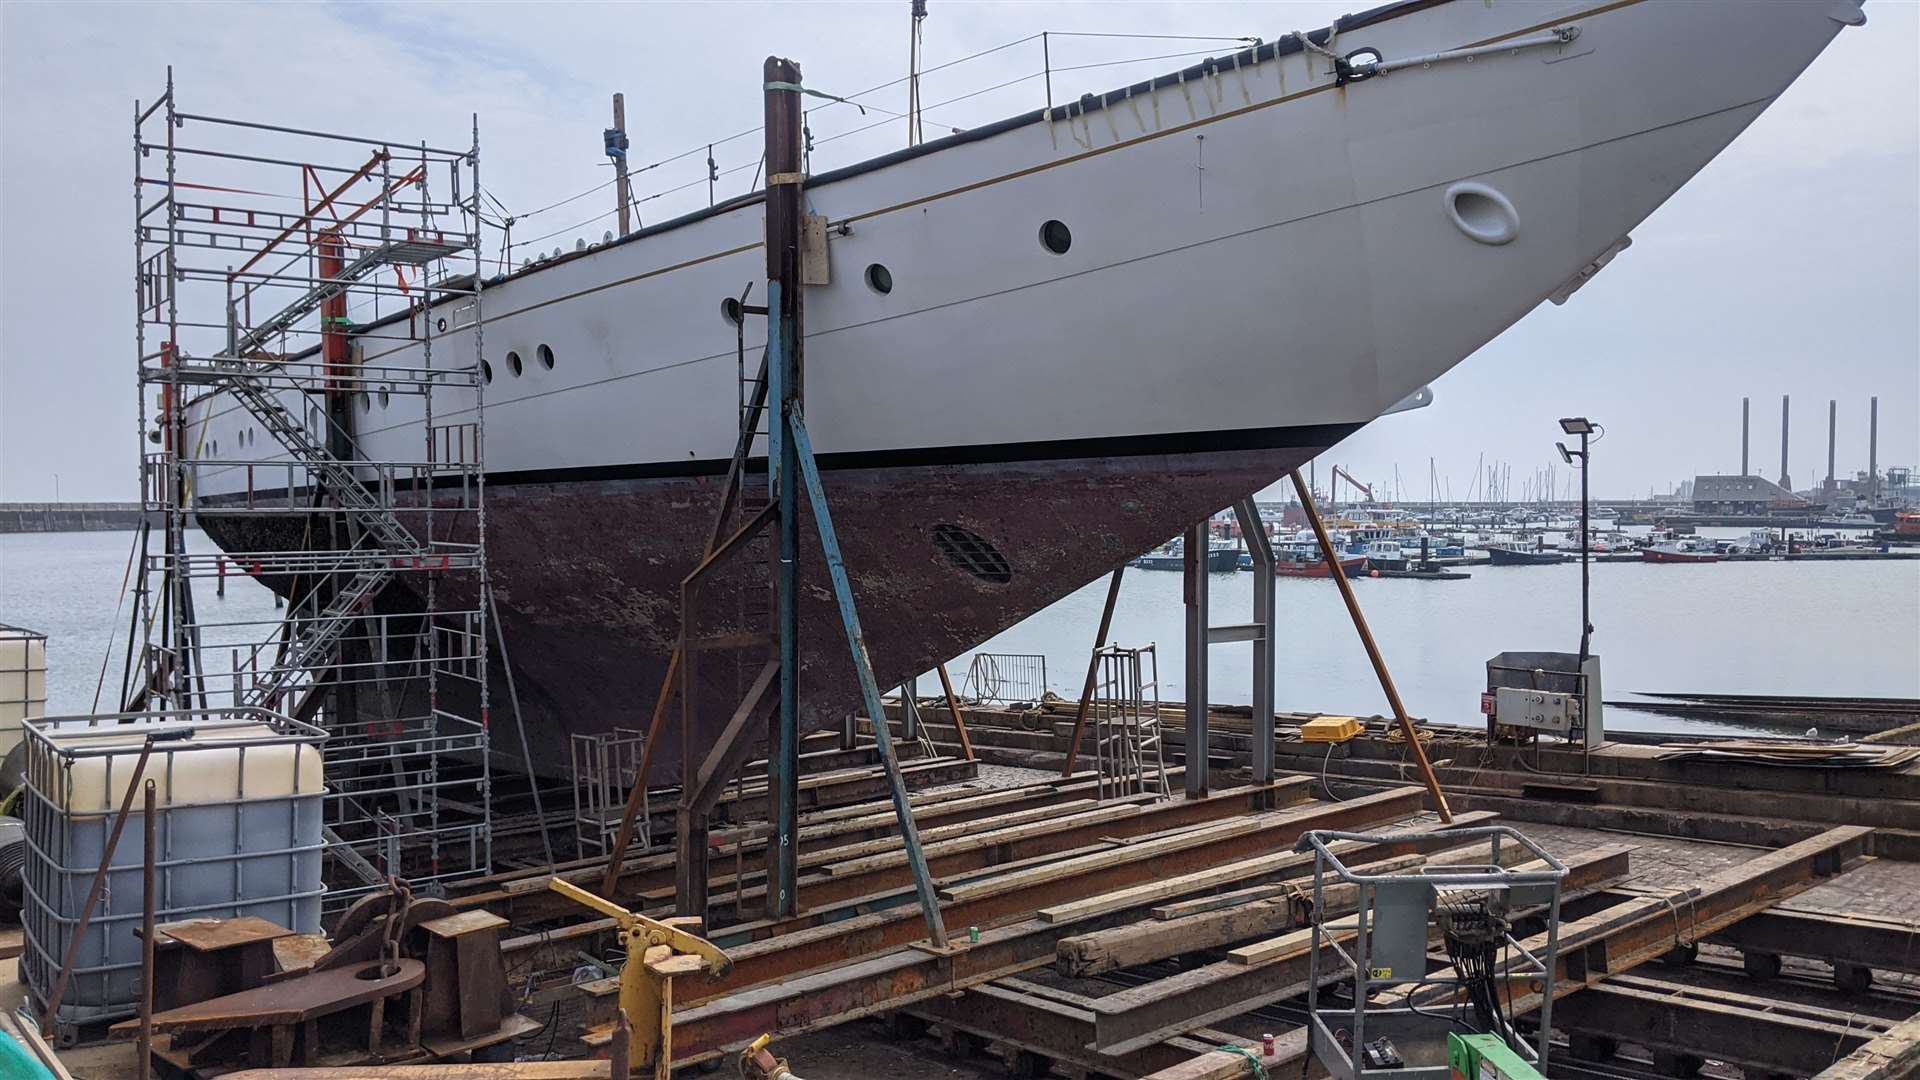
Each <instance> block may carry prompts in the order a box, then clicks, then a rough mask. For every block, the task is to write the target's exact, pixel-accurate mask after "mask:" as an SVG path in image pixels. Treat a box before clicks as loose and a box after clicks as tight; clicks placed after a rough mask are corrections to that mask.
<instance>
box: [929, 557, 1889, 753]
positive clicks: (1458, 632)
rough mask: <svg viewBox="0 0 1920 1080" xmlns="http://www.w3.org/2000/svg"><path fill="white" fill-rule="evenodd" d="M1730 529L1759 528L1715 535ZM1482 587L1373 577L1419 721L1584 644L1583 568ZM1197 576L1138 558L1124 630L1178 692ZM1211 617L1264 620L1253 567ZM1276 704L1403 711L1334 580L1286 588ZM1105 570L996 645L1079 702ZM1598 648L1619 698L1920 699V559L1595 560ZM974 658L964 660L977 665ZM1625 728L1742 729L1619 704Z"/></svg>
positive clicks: (1457, 714) (1231, 647)
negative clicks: (1503, 664) (1186, 592)
mask: <svg viewBox="0 0 1920 1080" xmlns="http://www.w3.org/2000/svg"><path fill="white" fill-rule="evenodd" d="M1703 532H1705V533H1708V534H1715V533H1719V534H1723V535H1725V536H1727V537H1734V536H1743V535H1745V532H1744V530H1703ZM1464 569H1465V571H1466V572H1467V573H1469V574H1471V575H1472V576H1471V577H1470V578H1469V579H1467V580H1464V581H1419V580H1411V579H1403V578H1364V579H1357V580H1355V581H1354V591H1355V593H1356V594H1357V596H1358V598H1359V601H1360V607H1361V610H1362V611H1363V612H1364V613H1365V615H1366V618H1367V623H1368V625H1369V626H1370V627H1371V628H1372V630H1373V634H1374V638H1375V640H1376V641H1378V642H1379V645H1380V649H1381V652H1382V653H1383V654H1384V655H1385V657H1386V661H1387V667H1388V669H1389V671H1390V672H1391V673H1392V675H1393V679H1394V683H1395V685H1396V687H1397V688H1398V689H1399V691H1400V696H1401V698H1402V700H1404V701H1405V702H1406V704H1407V708H1408V710H1410V711H1411V712H1412V713H1413V714H1414V715H1415V716H1423V717H1426V718H1428V719H1431V720H1434V721H1436V722H1439V723H1452V724H1475V723H1479V722H1481V721H1480V716H1479V706H1480V692H1481V690H1482V688H1483V687H1484V685H1485V683H1486V662H1487V661H1488V660H1489V659H1491V658H1492V657H1493V656H1495V655H1496V654H1498V653H1501V652H1505V651H1512V650H1564V651H1568V652H1572V651H1574V650H1577V649H1578V648H1579V645H1580V564H1579V563H1578V562H1569V563H1562V564H1559V565H1555V566H1511V567H1508V566H1473V567H1466V568H1464ZM1181 580H1182V575H1181V574H1179V573H1175V572H1169V571H1151V570H1133V569H1129V570H1128V571H1127V572H1126V575H1125V576H1124V577H1123V578H1122V581H1121V586H1120V598H1119V601H1118V603H1117V604H1116V605H1115V608H1114V616H1113V630H1112V633H1111V635H1110V638H1109V640H1111V641H1113V642H1115V643H1117V644H1120V645H1125V646H1140V645H1146V644H1149V643H1154V644H1156V645H1157V646H1158V648H1157V650H1156V651H1157V653H1158V658H1159V666H1160V686H1161V691H1160V696H1161V697H1162V698H1163V699H1166V700H1184V698H1185V696H1186V694H1185V685H1184V684H1185V675H1184V668H1185V665H1184V663H1183V659H1184V658H1183V648H1184V646H1183V626H1184V619H1185V614H1184V609H1183V606H1182V600H1181ZM1211 585H1212V588H1211V591H1210V593H1209V594H1208V595H1209V601H1210V603H1211V621H1212V622H1213V624H1214V625H1216V626H1217V625H1224V624H1229V623H1244V622H1248V621H1250V620H1251V619H1252V618H1253V575H1252V573H1251V572H1241V573H1233V574H1225V573H1223V574H1214V575H1211ZM1276 585H1277V589H1276V594H1277V606H1278V609H1279V616H1280V620H1281V627H1280V633H1279V641H1278V654H1279V663H1278V675H1277V678H1276V688H1275V700H1276V702H1277V705H1278V707H1279V708H1281V709H1283V710H1301V711H1319V712H1332V713H1356V714H1359V715H1363V716H1365V715H1373V714H1376V713H1378V714H1387V713H1388V712H1389V709H1388V706H1387V700H1386V696H1385V694H1383V693H1382V691H1381V689H1380V683H1379V681H1378V679H1376V678H1375V676H1374V673H1373V669H1372V666H1371V665H1370V664H1369V663H1368V662H1367V657H1366V653H1365V651H1364V650H1363V649H1362V647H1361V645H1360V639H1359V637H1358V635H1357V634H1356V633H1355V632H1354V627H1353V622H1352V620H1351V619H1350V618H1349V617H1348V615H1347V611H1346V607H1345V605H1344V604H1342V603H1341V600H1340V595H1339V590H1338V589H1337V588H1336V587H1335V585H1334V583H1333V582H1332V581H1331V580H1330V579H1325V578H1281V579H1279V580H1278V582H1276ZM1106 594H1107V583H1106V581H1105V580H1104V579H1103V580H1101V581H1098V582H1094V583H1092V584H1089V585H1088V586H1086V587H1085V588H1083V589H1080V590H1079V591H1078V592H1075V593H1074V594H1073V595H1071V596H1068V597H1066V598H1064V599H1062V600H1060V601H1059V602H1057V603H1055V604H1054V605H1053V606H1052V607H1050V608H1048V609H1046V610H1045V611H1042V612H1040V613H1039V614H1037V615H1034V616H1033V617H1032V618H1030V619H1028V620H1027V621H1026V622H1024V623H1021V624H1020V625H1018V626H1016V627H1014V628H1012V629H1011V630H1008V631H1007V632H1005V633H1003V634H1001V635H999V636H998V637H996V638H994V639H993V640H992V641H989V642H987V643H986V644H985V645H983V646H982V647H981V651H985V652H993V653H1036V654H1041V655H1044V656H1046V658H1047V682H1048V684H1049V687H1050V688H1051V689H1052V690H1053V691H1054V692H1055V693H1057V694H1060V695H1061V696H1063V697H1070V698H1077V697H1079V695H1080V687H1081V682H1082V680H1084V679H1085V678H1086V665H1087V650H1088V648H1089V647H1090V646H1091V644H1092V641H1093V635H1094V632H1095V631H1096V630H1097V629H1098V628H1099V625H1100V609H1101V606H1102V604H1103V603H1104V602H1105V600H1106ZM1592 606H1593V624H1594V627H1595V630H1594V636H1593V651H1594V652H1595V653H1596V654H1598V655H1599V656H1600V658H1601V683H1602V686H1603V688H1604V692H1605V695H1606V697H1608V698H1609V699H1613V698H1621V697H1627V696H1630V695H1631V694H1633V693H1635V692H1652V691H1677V692H1710V693H1742V694H1828V695H1843V696H1849V697H1857V696H1876V697H1881V696H1891V697H1920V560H1904V561H1899V562H1894V561H1873V562H1804V563H1786V562H1739V563H1714V564H1704V565H1671V564H1670V565H1657V564H1651V563H1637V562H1636V563H1595V564H1594V565H1593V567H1592ZM969 660H970V655H969V656H966V657H961V658H960V659H958V660H956V661H955V662H954V663H953V664H952V665H951V670H952V672H953V676H954V678H955V679H961V678H963V677H964V673H965V672H966V671H967V668H968V663H969ZM1209 676H1210V678H1209V681H1210V685H1209V687H1208V695H1207V696H1208V697H1209V698H1210V699H1211V700H1212V701H1214V702H1216V703H1223V704H1224V703H1233V704H1244V703H1246V702H1247V701H1249V700H1250V699H1251V693H1252V686H1251V679H1252V646H1250V645H1235V644H1222V645H1215V646H1213V647H1212V653H1211V656H1210V662H1209ZM1608 720H1609V726H1610V727H1612V728H1637V729H1642V730H1651V731H1680V730H1695V731H1698V730H1739V729H1736V728H1725V727H1721V726H1717V725H1712V724H1702V723H1700V722H1697V721H1682V720H1676V719H1672V718H1668V717H1661V716H1657V715H1653V714H1647V713H1638V712H1634V713H1628V712H1624V711H1622V712H1614V713H1610V714H1609V715H1608Z"/></svg>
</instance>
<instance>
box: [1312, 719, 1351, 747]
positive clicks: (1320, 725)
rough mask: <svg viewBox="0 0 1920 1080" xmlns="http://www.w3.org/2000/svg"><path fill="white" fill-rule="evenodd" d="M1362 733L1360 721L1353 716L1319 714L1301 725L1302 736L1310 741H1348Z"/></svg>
mask: <svg viewBox="0 0 1920 1080" xmlns="http://www.w3.org/2000/svg"><path fill="white" fill-rule="evenodd" d="M1358 734H1360V721H1359V720H1358V719H1356V718H1355V717H1351V716H1318V717H1315V718H1313V719H1312V720H1309V721H1307V722H1306V723H1304V724H1301V725H1300V737H1301V738H1302V739H1305V740H1306V741H1308V742H1329V743H1339V742H1346V741H1347V740H1348V739H1351V738H1353V737H1354V736H1355V735H1358Z"/></svg>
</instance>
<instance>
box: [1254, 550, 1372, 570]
mask: <svg viewBox="0 0 1920 1080" xmlns="http://www.w3.org/2000/svg"><path fill="white" fill-rule="evenodd" d="M1331 566H1338V567H1339V568H1340V572H1341V573H1342V574H1345V575H1346V576H1347V577H1359V576H1360V575H1361V574H1363V573H1365V572H1366V569H1367V557H1366V556H1365V555H1341V556H1340V557H1339V558H1338V559H1337V560H1336V561H1335V562H1333V563H1332V564H1329V563H1328V562H1327V560H1326V558H1325V557H1324V556H1323V555H1322V554H1321V553H1320V548H1319V547H1318V546H1317V545H1314V544H1288V545H1285V546H1284V547H1279V548H1276V549H1274V552H1273V572H1274V575H1275V576H1276V577H1332V576H1333V571H1332V569H1331V568H1330V567H1331Z"/></svg>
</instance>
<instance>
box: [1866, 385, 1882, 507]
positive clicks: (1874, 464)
mask: <svg viewBox="0 0 1920 1080" xmlns="http://www.w3.org/2000/svg"><path fill="white" fill-rule="evenodd" d="M1879 497H1880V399H1879V398H1877V397H1875V398H1868V399H1867V501H1868V503H1869V504H1871V503H1872V502H1873V500H1875V499H1877V498H1879Z"/></svg>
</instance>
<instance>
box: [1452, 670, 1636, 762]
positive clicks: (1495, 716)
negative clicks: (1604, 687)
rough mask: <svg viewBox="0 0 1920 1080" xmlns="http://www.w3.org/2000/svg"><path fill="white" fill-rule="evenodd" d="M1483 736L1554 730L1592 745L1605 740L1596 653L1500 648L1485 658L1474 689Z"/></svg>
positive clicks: (1493, 737) (1571, 740) (1592, 746)
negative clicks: (1483, 675)
mask: <svg viewBox="0 0 1920 1080" xmlns="http://www.w3.org/2000/svg"><path fill="white" fill-rule="evenodd" d="M1480 711H1481V712H1483V713H1486V714H1487V737H1488V738H1489V739H1495V738H1498V737H1501V736H1502V734H1503V732H1504V734H1506V735H1509V736H1510V735H1513V734H1517V733H1521V732H1541V733H1545V734H1548V735H1555V736H1558V737H1560V738H1563V739H1566V740H1567V741H1569V742H1572V743H1575V744H1577V745H1579V746H1581V747H1584V748H1585V749H1588V750H1592V749H1594V748H1595V747H1597V746H1599V745H1600V744H1601V743H1603V742H1605V741H1606V738H1607V734H1606V725H1605V723H1604V721H1603V719H1602V717H1601V696H1600V658H1599V657H1597V656H1579V655H1577V654H1574V653H1560V652H1503V653H1501V654H1500V655H1498V656H1496V657H1494V658H1493V659H1491V660H1489V661H1487V689H1486V691H1485V692H1484V693H1482V694H1481V695H1480Z"/></svg>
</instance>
